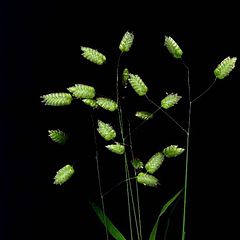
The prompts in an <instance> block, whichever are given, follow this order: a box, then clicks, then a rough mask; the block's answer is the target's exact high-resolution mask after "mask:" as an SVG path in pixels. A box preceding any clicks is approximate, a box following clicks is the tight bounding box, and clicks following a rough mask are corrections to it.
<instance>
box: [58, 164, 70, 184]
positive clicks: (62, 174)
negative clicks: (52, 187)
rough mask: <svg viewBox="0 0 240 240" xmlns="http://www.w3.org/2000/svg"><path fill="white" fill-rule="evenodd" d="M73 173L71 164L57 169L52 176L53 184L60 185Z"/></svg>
mask: <svg viewBox="0 0 240 240" xmlns="http://www.w3.org/2000/svg"><path fill="white" fill-rule="evenodd" d="M73 174H74V169H73V167H72V166H71V165H69V164H68V165H66V166H64V167H63V168H61V169H59V170H58V171H57V173H56V175H55V177H54V184H58V185H62V184H63V183H65V182H66V181H67V180H68V179H69V178H70V177H71V176H72V175H73Z"/></svg>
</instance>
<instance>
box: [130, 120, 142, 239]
mask: <svg viewBox="0 0 240 240" xmlns="http://www.w3.org/2000/svg"><path fill="white" fill-rule="evenodd" d="M128 133H129V143H130V148H131V154H132V160H134V153H133V145H132V136H131V125H130V122H129V120H128ZM134 175H135V177H136V175H137V174H136V170H135V169H134ZM135 188H136V198H137V212H138V223H137V221H136V226H138V227H137V230H138V228H139V234H138V235H139V239H140V240H142V223H141V210H140V198H139V191H138V184H137V181H135ZM137 232H138V231H137Z"/></svg>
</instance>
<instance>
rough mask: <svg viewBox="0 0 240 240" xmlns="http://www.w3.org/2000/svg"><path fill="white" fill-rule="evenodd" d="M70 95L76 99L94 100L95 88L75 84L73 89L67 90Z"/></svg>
mask: <svg viewBox="0 0 240 240" xmlns="http://www.w3.org/2000/svg"><path fill="white" fill-rule="evenodd" d="M67 90H68V91H69V92H70V93H72V94H73V96H74V97H76V98H94V97H95V88H94V87H91V86H88V85H84V84H75V85H74V86H73V87H69V88H68V89H67Z"/></svg>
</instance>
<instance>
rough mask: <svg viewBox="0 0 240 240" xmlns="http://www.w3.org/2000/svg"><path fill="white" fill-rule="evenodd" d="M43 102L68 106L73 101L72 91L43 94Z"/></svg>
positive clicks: (49, 104)
mask: <svg viewBox="0 0 240 240" xmlns="http://www.w3.org/2000/svg"><path fill="white" fill-rule="evenodd" d="M41 98H43V100H42V102H43V103H44V104H45V105H48V106H54V107H55V106H66V105H70V104H71V102H72V96H71V94H70V93H49V94H46V95H43V96H41Z"/></svg>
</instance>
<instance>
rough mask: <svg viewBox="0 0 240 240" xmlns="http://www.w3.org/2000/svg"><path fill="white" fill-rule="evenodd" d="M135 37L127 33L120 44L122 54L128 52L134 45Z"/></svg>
mask: <svg viewBox="0 0 240 240" xmlns="http://www.w3.org/2000/svg"><path fill="white" fill-rule="evenodd" d="M133 39H134V35H133V34H132V33H130V32H126V33H125V34H124V36H123V38H122V40H121V42H120V45H119V49H120V51H121V52H128V51H129V50H130V48H131V46H132V44H133Z"/></svg>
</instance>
